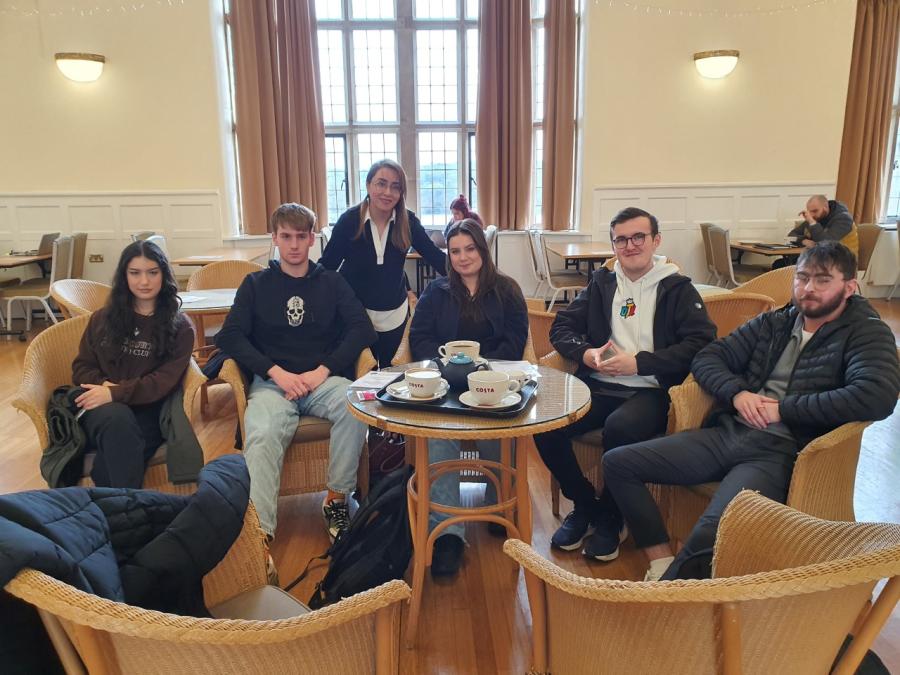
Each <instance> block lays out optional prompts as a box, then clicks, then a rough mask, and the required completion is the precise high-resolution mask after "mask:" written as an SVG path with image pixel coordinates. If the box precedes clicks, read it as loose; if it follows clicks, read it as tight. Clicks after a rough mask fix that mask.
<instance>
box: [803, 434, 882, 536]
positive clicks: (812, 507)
mask: <svg viewBox="0 0 900 675" xmlns="http://www.w3.org/2000/svg"><path fill="white" fill-rule="evenodd" d="M869 424H871V422H848V423H847V424H843V425H841V426H839V427H838V428H837V429H834V430H832V431H830V432H829V433H827V434H825V435H823V436H819V437H818V438H816V439H814V440H812V441H810V442H809V443H808V444H807V445H806V447H805V448H803V450H802V451H801V452H800V454H799V455H797V461H796V463H795V464H794V473H793V474H792V476H791V486H790V490H789V492H788V498H787V505H788V506H790V507H792V508H795V509H797V510H798V511H802V512H803V513H808V514H809V515H811V516H816V517H817V518H824V519H826V520H847V521H850V520H855V514H854V511H853V493H854V487H855V484H856V466H857V464H858V462H859V450H860V446H861V445H862V435H863V431H865V429H866V427H867V426H869Z"/></svg>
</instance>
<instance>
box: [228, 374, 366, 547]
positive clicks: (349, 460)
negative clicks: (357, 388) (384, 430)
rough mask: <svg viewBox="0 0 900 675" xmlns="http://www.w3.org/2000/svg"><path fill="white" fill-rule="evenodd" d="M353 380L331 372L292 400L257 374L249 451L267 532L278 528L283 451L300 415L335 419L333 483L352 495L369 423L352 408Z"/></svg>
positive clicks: (247, 420)
mask: <svg viewBox="0 0 900 675" xmlns="http://www.w3.org/2000/svg"><path fill="white" fill-rule="evenodd" d="M349 385H350V381H349V380H347V379H346V378H343V377H329V378H328V379H327V380H325V381H324V382H323V383H322V384H320V385H319V386H318V387H317V388H316V389H315V390H314V391H313V392H312V393H310V394H309V395H307V396H304V397H303V398H299V399H297V400H296V401H288V400H287V399H286V398H285V397H284V392H283V391H282V390H281V388H280V387H279V386H278V385H277V384H275V382H274V381H272V380H264V379H263V378H261V377H260V376H259V375H255V376H254V377H253V382H252V384H251V385H250V399H249V401H248V403H247V412H246V413H245V415H244V426H245V427H246V443H245V444H244V457H245V458H246V460H247V468H248V470H249V471H250V499H252V500H253V503H254V505H255V506H256V511H257V513H258V514H259V524H260V526H261V527H262V529H263V531H264V532H265V533H266V534H269V535H273V534H274V533H275V524H276V520H277V513H278V491H279V488H280V486H281V465H282V462H283V461H284V451H285V450H286V449H287V447H288V445H290V443H291V440H292V439H293V438H294V433H295V432H296V431H297V423H298V421H299V420H300V416H301V415H312V416H315V417H321V418H323V419H327V420H328V421H329V422H331V425H332V426H331V438H330V440H329V448H328V450H329V452H328V489H329V490H333V491H335V492H340V493H341V494H345V495H347V494H350V493H351V492H353V490H354V488H356V472H357V470H358V468H359V455H360V452H361V451H362V446H363V441H364V440H365V437H366V426H365V425H364V424H363V423H362V422H359V421H357V420H356V418H354V417H353V416H352V415H351V414H350V412H349V411H348V409H347V401H346V398H347V387H348V386H349Z"/></svg>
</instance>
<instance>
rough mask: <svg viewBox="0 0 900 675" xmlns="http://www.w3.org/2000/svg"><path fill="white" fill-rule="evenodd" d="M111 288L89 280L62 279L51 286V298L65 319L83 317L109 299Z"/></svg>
mask: <svg viewBox="0 0 900 675" xmlns="http://www.w3.org/2000/svg"><path fill="white" fill-rule="evenodd" d="M111 290H112V287H111V286H107V285H106V284H101V283H100V282H98V281H88V280H87V279H60V280H59V281H55V282H53V283H52V284H51V285H50V297H51V298H53V301H54V302H55V303H56V304H57V305H58V306H59V310H60V312H61V313H62V315H63V317H64V318H66V319H69V318H71V317H73V316H83V315H85V314H90V313H91V312H95V311H97V310H98V309H100V308H101V307H103V305H105V304H106V300H107V299H108V298H109V293H110V291H111Z"/></svg>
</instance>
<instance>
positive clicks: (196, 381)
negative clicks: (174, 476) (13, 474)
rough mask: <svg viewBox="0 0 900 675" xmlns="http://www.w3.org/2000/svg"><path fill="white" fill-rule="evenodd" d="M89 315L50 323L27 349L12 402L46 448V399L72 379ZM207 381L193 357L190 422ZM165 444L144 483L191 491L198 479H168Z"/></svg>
mask: <svg viewBox="0 0 900 675" xmlns="http://www.w3.org/2000/svg"><path fill="white" fill-rule="evenodd" d="M90 318H91V317H90V315H89V314H85V315H82V316H76V317H73V318H71V319H68V320H66V321H62V322H60V323H58V324H56V325H54V326H50V328H48V329H46V330H45V331H43V332H42V333H40V334H39V335H38V336H37V337H35V338H34V340H32V342H31V344H30V345H28V350H27V351H26V352H25V363H24V367H23V375H22V384H21V385H19V391H18V393H17V394H16V398H15V399H13V401H12V405H13V407H14V408H17V409H18V410H21V411H22V412H24V413H25V414H26V415H28V417H30V418H31V421H32V422H33V423H34V428H35V430H36V431H37V436H38V447H39V448H46V447H47V445H48V444H49V435H48V431H47V402H48V401H49V400H50V394H52V393H53V390H54V389H55V388H56V387H59V386H62V385H64V384H71V383H72V362H73V361H74V360H75V357H76V356H77V355H78V345H79V343H80V342H81V335H82V333H84V330H85V328H86V327H87V324H88V321H90ZM205 381H206V378H205V377H203V374H202V373H201V372H200V369H199V368H198V367H197V364H196V363H194V361H193V360H191V362H190V364H189V365H188V369H187V371H186V372H185V374H184V380H183V382H182V386H183V388H184V411H185V413H186V414H187V417H188V420H190V421H191V422H193V402H194V397H195V396H196V395H197V390H198V389H199V388H200V385H201V384H203V382H205ZM165 448H166V446H165V445H162V446H160V448H159V450H157V452H156V454H155V455H153V457H152V458H151V459H150V462H149V463H148V464H147V470H146V472H145V473H144V487H145V488H147V489H151V490H159V491H161V492H170V493H174V494H190V493H192V492H193V491H194V490H195V489H196V488H197V484H196V483H182V484H179V485H175V484H173V483H170V482H169V478H168V470H167V468H166V452H165ZM93 454H94V453H87V454H86V455H85V467H84V470H83V472H82V479H81V480H80V481H79V485H83V486H88V487H89V486H92V485H93V482H92V481H91V478H90V466H92V465H93Z"/></svg>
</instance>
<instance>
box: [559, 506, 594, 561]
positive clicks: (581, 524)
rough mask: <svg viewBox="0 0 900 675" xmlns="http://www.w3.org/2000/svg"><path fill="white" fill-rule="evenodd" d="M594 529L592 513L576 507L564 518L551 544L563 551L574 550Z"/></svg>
mask: <svg viewBox="0 0 900 675" xmlns="http://www.w3.org/2000/svg"><path fill="white" fill-rule="evenodd" d="M593 531H594V524H593V522H591V514H590V513H588V512H587V511H584V510H579V509H577V508H576V509H574V510H572V511H570V512H569V515H567V516H566V519H565V520H563V524H562V525H560V526H559V529H558V530H556V532H554V533H553V536H552V537H550V545H551V546H552V547H553V548H561V549H562V550H563V551H574V550H575V549H576V548H578V547H579V546H581V543H582V542H583V541H584V538H585V537H587V536H588V535H589V534H590V533H591V532H593Z"/></svg>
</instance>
